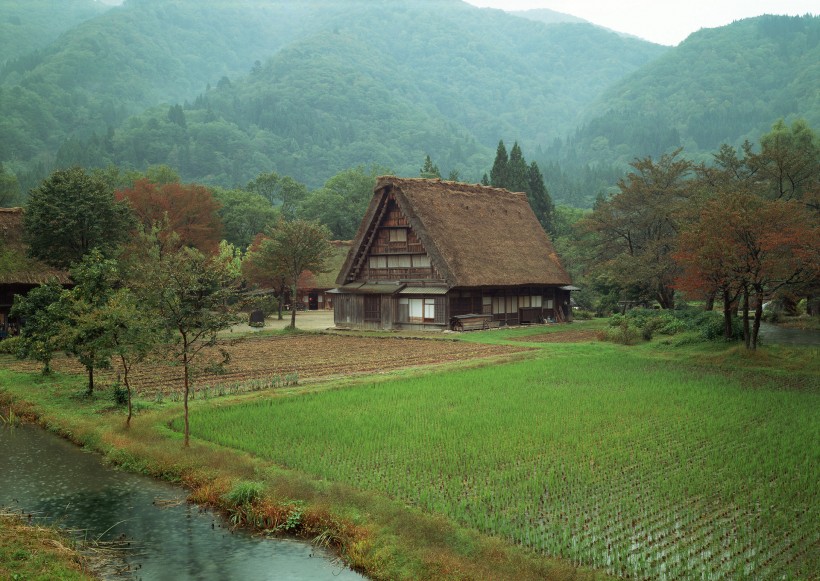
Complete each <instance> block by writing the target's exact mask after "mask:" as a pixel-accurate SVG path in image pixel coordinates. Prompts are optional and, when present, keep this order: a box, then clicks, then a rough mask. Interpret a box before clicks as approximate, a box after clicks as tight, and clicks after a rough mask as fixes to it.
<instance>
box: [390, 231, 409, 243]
mask: <svg viewBox="0 0 820 581" xmlns="http://www.w3.org/2000/svg"><path fill="white" fill-rule="evenodd" d="M390 242H407V230H405V229H403V228H402V229H401V230H390Z"/></svg>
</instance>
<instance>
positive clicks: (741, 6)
mask: <svg viewBox="0 0 820 581" xmlns="http://www.w3.org/2000/svg"><path fill="white" fill-rule="evenodd" d="M465 1H466V2H469V3H470V4H473V5H475V6H482V7H492V8H500V9H502V10H529V9H531V8H549V9H550V10H556V11H558V12H563V13H565V14H572V15H573V16H578V17H580V18H583V19H585V20H589V21H590V22H593V23H595V24H599V25H601V26H606V27H607V28H611V29H613V30H617V31H618V32H628V33H629V34H634V35H635V36H639V37H641V38H644V39H646V40H651V41H652V42H657V43H660V44H667V45H675V44H678V43H679V42H681V41H682V40H683V39H685V38H686V37H687V36H689V35H690V34H691V33H693V32H695V31H697V30H699V29H701V28H714V27H716V26H723V25H725V24H729V23H731V22H732V21H733V20H740V19H742V18H749V17H751V16H760V15H761V14H791V15H800V16H802V15H804V14H807V13H809V14H820V0H465Z"/></svg>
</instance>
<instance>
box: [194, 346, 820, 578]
mask: <svg viewBox="0 0 820 581" xmlns="http://www.w3.org/2000/svg"><path fill="white" fill-rule="evenodd" d="M818 395H819V394H818V390H817V389H808V390H803V391H800V390H783V389H777V388H776V386H774V385H771V386H769V387H764V388H761V387H757V388H755V389H746V388H745V387H744V385H742V384H741V383H740V382H739V381H738V380H737V379H736V378H734V377H732V376H731V375H721V374H718V373H707V372H702V371H699V372H697V373H692V372H687V371H686V370H685V369H683V368H675V367H670V366H669V365H666V364H664V363H659V362H653V361H651V360H648V359H646V358H642V357H639V356H636V355H632V354H630V353H627V352H625V351H624V350H621V349H617V348H614V347H612V346H595V347H592V348H591V347H578V348H576V349H572V350H566V351H564V352H558V354H557V355H555V356H551V357H549V358H547V357H543V358H540V359H538V360H535V361H526V362H520V363H513V364H507V365H501V366H495V367H484V368H480V369H473V370H467V371H459V372H447V373H439V374H433V375H427V376H424V377H419V378H414V379H406V380H399V381H392V382H384V383H378V384H371V385H362V386H360V387H356V388H347V389H344V390H331V391H325V392H321V393H310V394H305V395H300V396H287V397H271V398H268V399H265V400H261V401H260V400H258V401H255V402H253V403H247V404H239V405H235V406H229V407H219V408H218V409H217V408H204V409H202V410H201V411H200V412H199V413H197V414H196V415H195V416H194V417H193V418H192V424H191V426H192V433H194V434H195V435H196V436H198V437H200V438H205V439H208V440H212V441H215V442H218V443H220V444H223V445H228V446H232V447H235V448H239V449H242V450H246V451H248V452H251V453H253V454H255V455H258V456H261V457H265V458H269V459H271V460H273V461H275V462H277V463H279V464H281V465H283V466H287V467H293V468H298V469H299V470H302V471H304V472H307V473H310V474H312V475H314V476H316V477H319V478H323V479H327V480H330V481H339V482H345V483H348V484H352V485H355V486H358V487H361V488H364V489H368V490H373V491H378V492H380V493H383V494H385V495H387V496H389V497H392V498H396V499H399V500H401V501H402V502H405V503H407V504H410V505H414V506H417V507H419V508H421V509H423V510H426V511H430V512H435V513H441V514H445V515H447V516H449V517H451V518H453V519H455V520H456V521H458V522H460V523H463V524H465V525H467V526H471V527H474V528H475V529H477V530H480V531H482V532H486V533H488V534H492V535H496V536H499V537H502V538H505V539H507V540H508V541H509V542H511V543H515V544H521V545H525V546H528V547H531V548H533V549H535V550H538V551H542V552H544V553H547V554H550V555H556V556H561V557H564V558H566V559H568V560H570V561H572V562H573V563H576V564H581V565H588V566H593V567H598V568H601V569H604V570H606V571H608V572H609V573H611V574H614V575H624V576H632V577H638V578H668V579H671V578H679V577H681V576H691V575H701V576H704V577H734V576H737V575H738V574H741V573H742V574H741V576H751V577H780V576H798V577H799V576H807V575H812V574H814V573H816V571H818V570H820V555H818V552H817V550H816V547H817V543H818V542H820V528H819V527H818V526H817V523H818V522H820V508H818V507H820V485H818V482H820V446H819V445H818V443H820V419H818V414H817V410H818V409H820V407H818V403H820V402H818Z"/></svg>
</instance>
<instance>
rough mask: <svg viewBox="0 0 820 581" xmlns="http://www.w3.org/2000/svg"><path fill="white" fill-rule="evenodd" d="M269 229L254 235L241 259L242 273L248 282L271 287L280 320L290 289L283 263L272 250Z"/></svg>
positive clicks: (266, 287) (262, 286) (267, 287)
mask: <svg viewBox="0 0 820 581" xmlns="http://www.w3.org/2000/svg"><path fill="white" fill-rule="evenodd" d="M271 244H272V243H271V240H270V231H268V232H267V233H262V234H259V235H257V236H256V238H255V239H254V241H253V243H252V244H251V245H250V247H249V248H248V252H247V254H246V255H245V259H244V260H243V261H242V275H243V276H244V277H245V280H247V281H248V282H249V283H250V284H252V285H256V286H258V287H261V288H265V289H272V290H273V292H274V295H275V296H276V299H277V300H276V310H277V317H278V319H279V320H280V321H281V320H282V319H283V316H282V305H283V303H284V300H285V296H286V294H287V293H288V292H289V289H290V278H289V277H288V273H287V272H286V271H285V266H286V265H285V264H284V262H283V261H281V260H279V259H278V256H277V255H276V253H275V252H274V251H273V247H272V246H271Z"/></svg>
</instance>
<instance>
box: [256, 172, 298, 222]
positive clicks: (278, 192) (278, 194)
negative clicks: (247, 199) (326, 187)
mask: <svg viewBox="0 0 820 581" xmlns="http://www.w3.org/2000/svg"><path fill="white" fill-rule="evenodd" d="M245 189H246V190H247V191H249V192H253V193H255V194H259V195H260V196H262V197H263V198H265V199H266V200H268V201H269V202H270V203H271V205H272V206H281V211H282V216H283V217H284V218H285V220H292V219H294V218H295V217H296V208H297V207H298V206H299V204H300V203H301V202H302V200H304V198H305V197H306V196H307V193H308V190H307V187H306V186H305V185H304V184H300V183H299V182H297V181H296V180H294V179H293V178H292V177H290V176H280V175H279V174H278V173H276V172H269V173H261V174H259V175H258V176H256V178H255V179H253V180H251V181H250V182H248V185H247V186H246V188H245Z"/></svg>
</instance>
